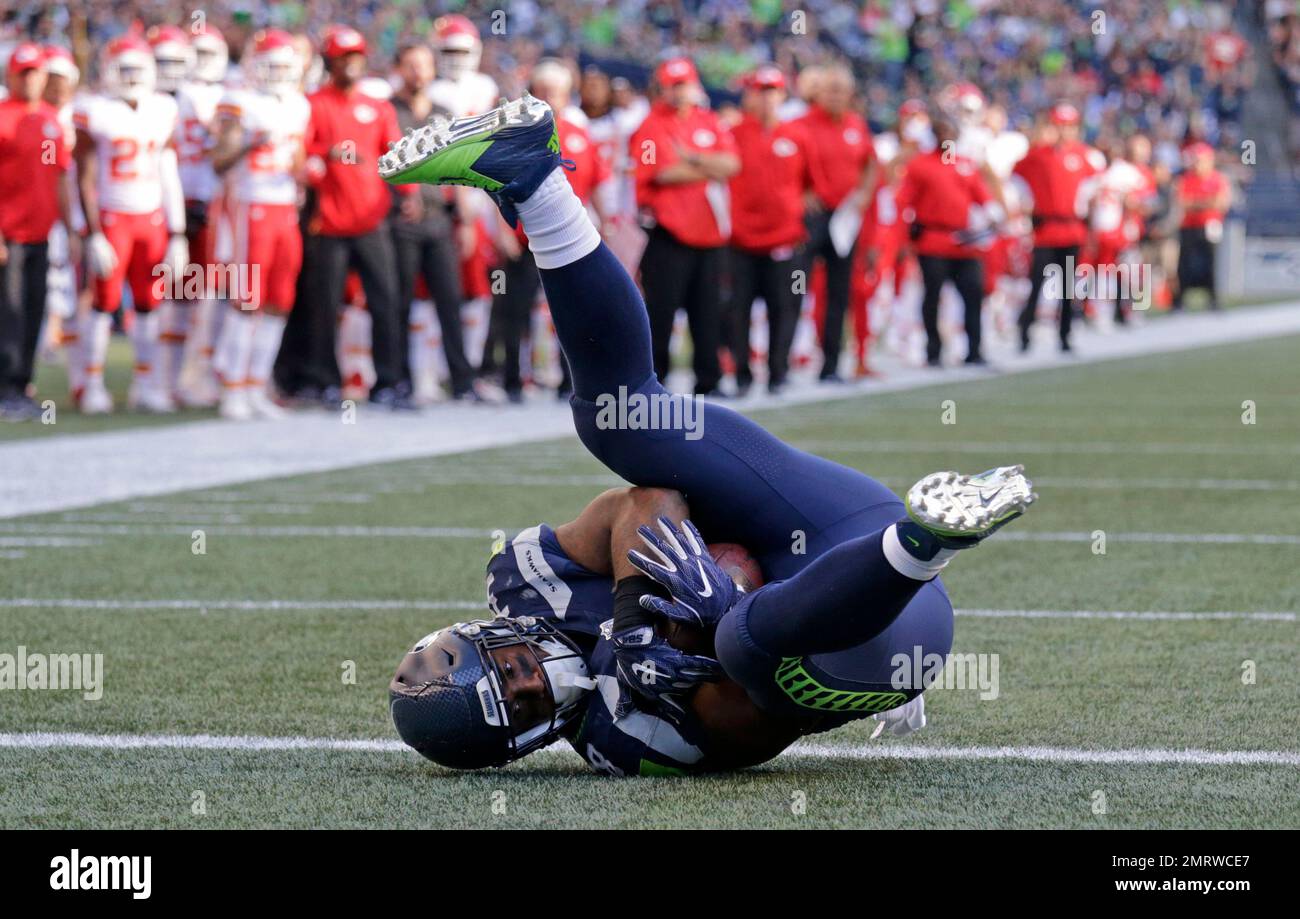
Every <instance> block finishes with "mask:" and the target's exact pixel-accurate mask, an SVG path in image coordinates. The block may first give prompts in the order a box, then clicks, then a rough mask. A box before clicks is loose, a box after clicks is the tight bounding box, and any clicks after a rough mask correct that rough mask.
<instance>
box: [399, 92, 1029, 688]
mask: <svg viewBox="0 0 1300 919" xmlns="http://www.w3.org/2000/svg"><path fill="white" fill-rule="evenodd" d="M558 149H559V146H558V141H557V140H556V138H555V126H554V119H553V116H552V114H551V111H550V109H549V108H548V107H547V106H546V105H545V104H544V103H541V102H539V101H538V100H536V99H532V98H531V97H528V96H525V97H524V98H523V99H521V100H519V101H517V102H511V103H506V104H504V105H503V106H502V107H501V108H499V109H496V110H495V111H493V112H490V113H488V114H486V115H483V116H479V117H477V118H468V119H460V120H457V121H455V122H451V123H450V124H446V123H441V124H434V125H429V126H426V127H424V128H421V129H417V130H415V131H413V132H411V133H410V134H408V135H407V136H406V137H405V138H403V140H402V141H401V142H400V143H399V144H398V145H396V146H395V147H394V149H392V150H391V151H390V152H389V153H388V154H387V155H386V156H385V157H383V158H382V159H381V161H380V173H381V175H383V176H384V177H385V178H386V179H387V180H389V181H390V182H394V183H398V184H400V183H408V182H427V183H441V184H462V185H472V186H476V187H479V188H483V189H484V190H486V191H487V192H488V193H489V194H491V195H492V196H493V198H494V199H495V200H496V201H497V203H498V205H500V207H501V209H502V212H503V214H505V215H506V217H507V219H510V220H514V219H518V220H520V221H521V222H522V223H523V226H524V229H525V230H526V231H527V233H528V237H529V247H530V248H531V250H532V252H533V254H534V256H535V257H536V260H537V265H538V268H539V269H540V272H541V276H542V281H543V284H544V286H545V289H546V294H547V298H548V300H549V302H550V307H551V315H552V318H553V320H554V322H555V327H556V332H557V334H558V336H559V338H560V343H561V346H562V347H563V349H564V352H565V354H566V356H567V357H568V360H569V365H570V367H571V368H572V374H573V386H574V397H573V399H572V402H571V404H572V407H573V413H574V420H575V424H576V426H577V430H578V434H579V436H580V437H581V439H582V441H583V443H584V444H585V445H586V446H587V448H588V449H589V450H590V451H591V452H592V454H593V455H595V456H596V457H597V458H598V459H599V460H601V462H603V463H604V464H605V465H606V466H607V467H609V468H610V469H611V470H612V471H613V472H615V473H617V474H618V475H620V476H622V477H623V478H624V479H626V480H628V481H629V482H632V483H633V484H636V485H641V486H653V487H666V488H675V489H678V490H679V491H681V492H682V493H683V494H684V495H685V496H686V499H687V501H688V502H689V503H690V506H691V509H692V519H693V520H694V521H695V522H696V523H697V524H698V525H699V526H700V528H701V530H702V531H703V532H704V533H706V534H707V537H708V538H709V539H710V540H716V541H728V542H737V543H740V544H742V545H745V546H747V547H748V548H749V549H750V550H751V552H753V554H754V555H755V557H756V558H757V559H758V561H759V562H760V564H761V565H762V567H763V570H764V573H765V574H766V576H767V577H768V579H769V581H784V583H783V584H771V585H769V586H768V587H767V588H765V589H763V590H760V591H758V592H756V593H754V594H753V595H751V596H750V597H747V598H746V599H745V600H744V601H742V603H740V604H738V605H737V606H736V608H735V609H734V610H733V611H732V612H731V613H730V614H729V615H728V617H727V619H726V620H724V622H723V623H722V624H721V625H720V627H719V631H718V638H717V645H718V651H719V657H720V659H721V660H722V662H723V664H724V666H725V667H726V669H727V672H728V674H729V675H731V676H733V678H735V679H737V680H738V681H739V682H742V683H743V684H744V685H746V688H747V689H749V688H751V682H752V681H751V679H750V678H749V676H748V673H749V671H750V670H754V671H755V674H757V671H760V670H761V671H764V675H763V676H762V677H761V678H760V677H758V676H757V675H755V676H754V677H753V679H754V680H759V681H760V682H762V681H765V682H766V683H770V682H771V677H772V669H771V666H772V663H773V661H775V662H777V663H778V664H779V663H780V662H781V661H783V660H785V659H789V658H794V659H798V658H801V657H805V656H808V655H817V654H832V653H833V652H836V651H841V650H847V649H850V648H855V647H857V646H859V645H861V644H862V643H864V642H867V641H871V640H872V639H875V638H877V637H878V636H881V635H882V633H884V632H885V631H886V630H887V629H890V628H891V626H893V625H896V624H906V623H908V622H910V621H911V619H912V618H917V617H919V618H920V619H921V620H922V621H923V623H922V624H923V625H924V628H922V629H920V632H923V633H924V635H925V636H926V637H927V640H926V642H925V644H926V645H927V646H928V647H927V650H928V651H933V652H934V653H937V654H941V655H942V654H946V653H947V651H948V647H947V643H948V642H949V641H950V639H951V605H950V604H949V602H948V599H947V596H946V594H944V592H943V590H942V587H941V585H940V584H939V582H938V581H937V578H936V575H937V574H938V572H939V570H940V569H941V568H942V567H943V565H944V564H946V562H947V560H948V558H949V557H950V556H951V555H952V554H953V552H954V551H956V550H957V549H960V548H965V547H967V546H970V545H974V544H976V543H977V542H979V541H980V540H981V539H983V538H984V537H985V536H987V535H988V534H989V533H991V532H992V531H993V530H995V529H997V528H998V527H999V526H1001V525H1002V524H1004V523H1006V522H1007V521H1009V520H1010V519H1013V518H1014V517H1016V516H1018V515H1019V514H1020V513H1021V512H1022V511H1023V509H1024V507H1025V506H1027V505H1028V504H1029V503H1030V502H1031V501H1032V499H1033V496H1032V493H1031V492H1030V487H1029V483H1028V482H1027V481H1026V480H1025V479H1024V477H1023V475H1021V469H1020V468H1019V467H1003V468H1001V469H997V470H991V471H990V472H989V473H985V474H983V475H981V476H974V477H972V476H958V475H957V474H955V473H938V474H935V475H934V476H930V477H927V478H926V479H924V480H922V482H920V483H918V485H917V486H916V487H915V488H914V489H913V491H912V493H911V494H910V495H909V501H910V507H909V509H908V510H909V512H910V515H911V516H910V518H909V517H908V516H906V515H905V513H904V506H903V504H902V502H900V501H899V500H898V498H897V497H896V496H895V495H894V494H893V493H892V492H891V491H890V490H889V489H888V488H886V487H885V486H883V485H882V484H880V483H879V482H877V481H875V480H874V479H872V478H870V477H869V476H866V475H864V474H862V473H860V472H857V471H856V470H852V469H849V468H847V467H844V466H841V465H839V464H837V463H833V462H830V461H829V460H825V459H822V458H821V457H817V456H813V455H812V454H808V453H805V452H803V451H800V450H797V449H795V448H794V447H791V446H790V445H788V444H786V443H784V442H782V441H781V440H779V439H778V438H777V437H775V436H773V435H772V434H770V433H768V432H767V431H765V430H763V429H762V428H761V427H759V426H758V425H757V424H755V423H754V422H752V421H750V420H749V419H747V418H744V417H743V416H741V415H739V414H737V413H735V412H733V411H731V410H729V409H726V408H724V407H722V406H718V405H715V404H704V405H703V406H699V405H698V403H697V404H695V405H692V406H687V405H685V404H683V403H684V402H685V400H686V399H687V397H683V396H678V395H670V394H668V393H667V391H666V390H665V389H664V388H663V387H662V385H660V383H659V381H658V380H657V379H656V377H655V374H654V370H653V363H652V356H651V346H650V330H649V323H648V320H647V316H646V310H645V305H644V303H643V301H642V299H641V296H640V294H639V292H638V291H637V288H636V286H635V284H634V283H633V281H632V279H631V278H630V277H629V276H628V275H627V272H626V271H624V270H623V268H622V266H621V265H620V263H619V262H618V260H617V259H616V258H615V257H614V255H613V254H612V253H611V252H610V251H609V250H608V249H607V248H606V247H605V246H604V244H603V243H602V242H601V240H600V236H599V234H598V233H597V231H596V229H595V227H594V226H593V225H592V223H591V221H590V220H589V219H588V216H587V214H586V211H585V210H584V208H583V206H582V204H581V202H580V201H579V200H578V198H577V196H576V195H575V194H574V193H573V192H572V190H571V189H570V187H569V184H568V182H567V181H566V179H565V177H564V173H563V171H562V168H561V162H560V159H559V154H558ZM634 398H635V399H640V400H642V402H641V404H642V405H646V404H655V403H656V400H657V403H658V404H660V405H663V404H665V403H668V404H669V406H670V408H669V411H670V414H669V415H666V416H665V415H664V414H662V413H661V414H660V415H659V416H658V417H661V418H662V417H672V418H675V419H680V420H682V422H683V423H682V424H678V425H670V426H668V427H664V426H662V425H660V426H654V425H649V424H641V425H634V424H630V423H609V422H610V421H611V420H613V418H612V417H611V414H610V413H609V412H602V406H608V405H610V404H618V403H620V402H623V403H626V402H627V401H628V400H630V399H634ZM696 408H699V410H700V412H701V414H700V415H699V416H698V417H697V418H696V419H695V420H696V421H697V422H698V423H697V424H696V425H694V426H691V425H690V424H688V423H687V422H688V420H689V419H691V418H692V417H693V416H692V415H691V414H689V413H690V412H693V411H695V410H696ZM671 412H675V414H672V413H671ZM614 417H616V418H619V419H621V418H623V417H624V416H622V415H618V416H614ZM918 594H920V596H918ZM909 604H910V605H911V608H913V609H914V610H915V616H914V617H912V616H904V615H902V614H903V613H904V611H905V610H907V609H909ZM896 621H897V623H896ZM920 632H919V633H918V634H920ZM909 637H910V636H902V635H900V636H893V639H894V640H897V639H904V640H906V639H908V638H909ZM918 643H919V642H918ZM936 645H942V647H936ZM908 647H909V649H910V646H908ZM886 660H887V658H886ZM733 670H734V671H735V672H733ZM814 682H815V681H814ZM860 682H866V683H870V682H873V680H872V679H870V675H869V674H868V675H866V677H865V678H864V679H863V680H861V681H860ZM752 691H753V690H751V692H752ZM918 691H919V687H918ZM787 695H790V694H789V693H787ZM756 701H758V700H757V699H756ZM809 707H815V706H809Z"/></svg>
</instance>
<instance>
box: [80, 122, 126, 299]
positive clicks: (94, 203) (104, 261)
mask: <svg viewBox="0 0 1300 919" xmlns="http://www.w3.org/2000/svg"><path fill="white" fill-rule="evenodd" d="M73 158H74V159H75V160H76V163H77V191H78V192H80V194H79V199H80V201H81V215H82V216H83V217H84V218H85V221H86V262H87V265H88V267H89V268H90V273H91V274H93V275H94V276H95V277H99V278H105V277H108V276H109V275H111V274H112V273H113V271H114V270H115V269H116V268H117V264H118V262H117V253H116V252H115V251H114V249H113V246H112V244H111V243H110V242H109V241H108V238H107V237H106V236H104V229H103V226H102V225H101V223H100V220H99V186H98V180H99V172H98V163H99V154H98V152H97V151H96V149H95V139H94V138H93V137H92V136H91V135H90V132H89V131H86V130H85V129H83V128H80V127H79V128H77V146H76V149H75V150H74V151H73Z"/></svg>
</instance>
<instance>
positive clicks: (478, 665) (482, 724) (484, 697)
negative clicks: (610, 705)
mask: <svg viewBox="0 0 1300 919" xmlns="http://www.w3.org/2000/svg"><path fill="white" fill-rule="evenodd" d="M595 686H596V682H595V680H593V679H591V678H590V677H588V676H587V663H586V661H585V660H584V659H583V657H582V654H581V652H580V651H579V650H578V647H577V646H576V645H575V644H574V643H573V642H572V641H570V640H569V639H568V638H567V637H566V636H565V635H564V634H563V633H561V632H560V631H559V630H558V629H556V628H555V627H554V626H552V625H550V624H549V623H547V622H544V621H542V620H540V619H536V618H534V617H532V616H520V617H518V618H506V617H498V618H496V619H475V620H472V621H470V622H458V623H456V624H455V625H451V626H448V627H447V628H444V629H439V630H438V631H436V632H433V633H431V634H429V635H426V636H425V637H424V638H422V639H420V641H418V642H417V643H416V644H415V647H413V648H412V649H411V650H410V651H408V652H407V654H406V657H404V658H403V659H402V663H401V665H400V666H399V667H398V668H397V674H396V675H395V676H394V677H393V681H392V683H391V684H390V685H389V711H390V713H391V714H392V718H393V724H394V725H395V726H396V728H397V733H398V734H399V735H400V736H401V738H402V740H404V741H406V743H407V744H408V745H409V746H411V747H412V748H414V749H415V750H417V751H418V752H419V753H420V754H421V755H423V756H426V757H428V758H429V759H431V760H433V761H434V762H435V763H438V764H439V765H441V766H448V767H450V768H452V769H481V768H484V767H487V766H504V765H505V764H506V763H509V762H513V761H514V760H517V759H519V758H520V757H524V756H527V755H528V754H529V753H532V752H533V751H535V750H540V749H541V748H542V747H545V746H547V745H549V744H551V743H553V742H554V741H555V740H557V739H558V738H559V737H560V735H561V733H562V732H563V731H564V729H565V728H566V727H567V726H568V725H569V724H570V723H571V722H573V721H574V720H575V719H576V718H577V717H578V716H579V715H580V714H581V712H582V700H583V697H584V696H585V694H586V691H587V690H589V689H594V688H595Z"/></svg>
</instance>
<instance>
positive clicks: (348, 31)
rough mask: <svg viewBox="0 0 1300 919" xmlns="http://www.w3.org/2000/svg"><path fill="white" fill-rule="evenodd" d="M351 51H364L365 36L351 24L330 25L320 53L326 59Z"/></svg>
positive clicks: (350, 52) (362, 52)
mask: <svg viewBox="0 0 1300 919" xmlns="http://www.w3.org/2000/svg"><path fill="white" fill-rule="evenodd" d="M353 52H356V53H357V54H365V53H366V37H365V36H364V35H362V34H361V33H360V32H358V31H357V30H356V29H354V28H352V27H351V26H330V27H329V29H328V30H327V31H326V33H325V46H324V47H323V48H321V54H323V55H324V56H325V57H326V58H327V59H328V58H335V57H341V56H342V55H344V54H352V53H353Z"/></svg>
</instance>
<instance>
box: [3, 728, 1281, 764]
mask: <svg viewBox="0 0 1300 919" xmlns="http://www.w3.org/2000/svg"><path fill="white" fill-rule="evenodd" d="M5 748H7V749H18V750H68V749H83V750H211V751H236V752H260V751H268V750H269V751H298V750H327V751H337V752H361V753H411V754H412V755H414V754H413V751H411V750H410V749H409V748H407V746H406V745H405V744H403V743H402V742H401V741H398V740H348V739H343V738H335V737H261V736H255V735H254V736H242V735H236V736H220V735H213V734H82V733H64V732H48V733H47V732H30V733H0V749H5ZM544 753H547V754H550V755H551V756H555V755H556V754H563V755H565V756H571V755H572V754H570V753H569V752H568V751H567V750H563V748H559V749H554V748H553V749H551V750H547V751H544ZM781 758H790V759H859V760H868V759H889V760H995V761H996V760H1027V761H1030V762H1047V763H1079V764H1104V765H1160V764H1166V763H1167V764H1176V765H1189V766H1300V753H1295V752H1291V751H1289V750H1222V751H1221V750H1172V749H1162V748H1155V749H1144V748H1140V749H1132V750H1087V749H1081V748H1077V747H949V746H943V747H929V746H922V745H920V744H899V745H894V744H889V743H881V744H880V745H878V746H877V745H872V746H863V747H847V746H843V747H842V746H836V745H834V744H817V743H797V744H795V745H794V746H792V747H790V748H789V749H788V750H786V751H785V752H784V753H782V754H781Z"/></svg>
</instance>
